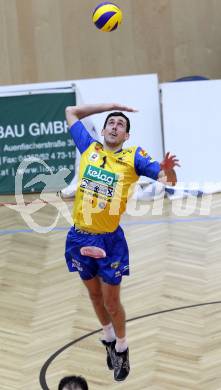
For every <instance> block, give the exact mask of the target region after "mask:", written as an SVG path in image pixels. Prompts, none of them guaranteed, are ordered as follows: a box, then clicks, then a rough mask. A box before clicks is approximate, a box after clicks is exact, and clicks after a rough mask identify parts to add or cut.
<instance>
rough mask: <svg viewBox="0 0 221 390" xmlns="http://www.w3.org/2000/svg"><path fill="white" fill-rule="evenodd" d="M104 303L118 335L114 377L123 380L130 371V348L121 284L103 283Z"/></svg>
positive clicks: (114, 359)
mask: <svg viewBox="0 0 221 390" xmlns="http://www.w3.org/2000/svg"><path fill="white" fill-rule="evenodd" d="M102 290H103V297H104V305H105V307H106V309H107V311H108V313H109V315H110V317H111V319H112V323H113V326H114V329H115V332H116V335H117V342H116V345H115V351H114V357H113V358H112V359H113V365H114V379H115V380H116V381H123V380H124V379H126V377H127V376H128V374H129V372H130V363H129V349H128V345H127V341H126V336H125V321H126V320H125V311H124V308H123V306H122V304H121V302H120V285H109V284H106V283H102Z"/></svg>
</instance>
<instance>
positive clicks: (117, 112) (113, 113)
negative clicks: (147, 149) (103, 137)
mask: <svg viewBox="0 0 221 390" xmlns="http://www.w3.org/2000/svg"><path fill="white" fill-rule="evenodd" d="M111 116H122V117H123V118H124V119H126V122H127V127H126V132H127V133H129V131H130V120H129V118H128V117H127V116H126V115H124V114H123V112H119V111H115V112H111V113H110V114H108V116H107V118H106V119H105V122H104V129H105V127H106V124H107V121H108V119H109V118H110V117H111Z"/></svg>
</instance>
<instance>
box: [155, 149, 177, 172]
mask: <svg viewBox="0 0 221 390" xmlns="http://www.w3.org/2000/svg"><path fill="white" fill-rule="evenodd" d="M160 167H161V169H163V170H164V171H169V170H171V169H173V168H174V167H180V164H179V160H178V159H177V158H176V155H170V152H167V153H166V156H165V157H164V159H163V161H162V162H161V163H160Z"/></svg>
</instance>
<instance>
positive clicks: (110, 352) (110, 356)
mask: <svg viewBox="0 0 221 390" xmlns="http://www.w3.org/2000/svg"><path fill="white" fill-rule="evenodd" d="M101 342H102V344H103V345H104V346H105V348H106V351H107V366H108V368H109V370H113V369H114V359H115V344H116V340H114V341H112V342H109V343H108V342H107V341H105V340H101Z"/></svg>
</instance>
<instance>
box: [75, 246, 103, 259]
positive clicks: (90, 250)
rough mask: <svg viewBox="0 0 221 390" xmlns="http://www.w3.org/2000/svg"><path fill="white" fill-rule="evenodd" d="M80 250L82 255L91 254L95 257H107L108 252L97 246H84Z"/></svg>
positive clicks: (90, 255)
mask: <svg viewBox="0 0 221 390" xmlns="http://www.w3.org/2000/svg"><path fill="white" fill-rule="evenodd" d="M80 252H81V255H82V256H89V257H93V258H95V259H101V258H103V257H106V252H105V251H104V250H103V249H101V248H98V247H97V246H84V247H82V248H81V249H80Z"/></svg>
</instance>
